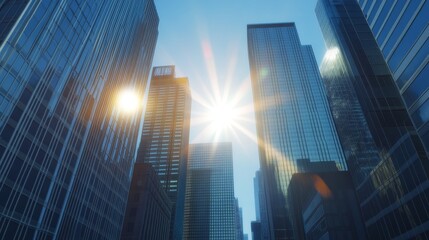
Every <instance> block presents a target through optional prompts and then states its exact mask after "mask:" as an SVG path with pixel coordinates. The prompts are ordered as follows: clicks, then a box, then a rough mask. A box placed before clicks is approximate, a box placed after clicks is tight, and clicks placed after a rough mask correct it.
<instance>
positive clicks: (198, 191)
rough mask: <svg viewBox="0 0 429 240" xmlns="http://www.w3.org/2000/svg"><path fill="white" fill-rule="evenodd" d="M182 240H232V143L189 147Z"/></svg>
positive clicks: (234, 214)
mask: <svg viewBox="0 0 429 240" xmlns="http://www.w3.org/2000/svg"><path fill="white" fill-rule="evenodd" d="M188 161H189V162H188V164H189V166H188V176H187V187H186V204H185V224H184V231H183V233H184V234H183V237H184V239H189V240H192V239H195V240H197V239H198V240H199V239H225V240H235V239H236V234H237V228H236V214H239V213H237V212H236V206H235V198H234V175H233V162H232V143H228V142H227V143H198V144H190V145H189V160H188Z"/></svg>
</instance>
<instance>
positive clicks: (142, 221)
mask: <svg viewBox="0 0 429 240" xmlns="http://www.w3.org/2000/svg"><path fill="white" fill-rule="evenodd" d="M171 205H172V204H171V201H170V198H169V197H168V196H167V193H166V192H165V191H164V188H163V187H162V186H161V184H160V182H159V179H158V174H157V173H156V172H155V170H154V169H153V167H152V165H151V164H150V163H141V162H136V163H135V165H134V170H133V177H132V180H131V186H130V192H129V194H128V203H127V210H126V211H125V218H124V224H123V225H122V233H121V240H141V239H156V240H168V239H169V234H170V221H171ZM153 223H156V224H153Z"/></svg>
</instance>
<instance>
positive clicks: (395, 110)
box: [316, 0, 429, 239]
mask: <svg viewBox="0 0 429 240" xmlns="http://www.w3.org/2000/svg"><path fill="white" fill-rule="evenodd" d="M316 12H317V15H318V19H319V22H320V26H321V28H322V32H323V34H324V37H325V42H326V45H327V47H328V48H329V49H335V48H336V49H338V54H337V56H336V57H335V58H334V59H331V60H328V59H326V62H324V64H323V66H322V69H321V70H322V75H323V77H324V81H325V84H326V85H328V87H327V88H328V89H329V90H330V91H329V93H330V96H329V98H330V103H331V106H332V109H333V110H334V113H335V112H337V113H338V114H337V117H335V122H336V124H337V125H343V124H344V123H345V122H349V121H353V120H352V119H351V118H356V121H360V120H359V118H360V116H361V114H355V115H346V112H347V111H345V110H344V109H341V106H340V104H338V102H339V101H342V99H343V101H344V102H343V103H344V104H346V103H348V102H349V101H353V102H355V101H358V102H359V105H360V109H359V108H357V109H356V111H362V114H363V116H364V119H363V120H364V121H365V122H366V123H365V124H364V125H367V130H366V131H369V132H370V134H371V136H372V141H367V144H368V147H366V148H365V149H360V150H359V148H355V146H357V145H356V144H361V142H355V141H361V140H359V139H352V138H350V137H349V135H350V132H346V131H339V134H340V139H341V140H342V144H343V147H344V150H345V152H349V153H350V152H352V151H353V150H358V151H354V154H353V155H354V156H353V155H350V158H349V159H347V160H348V164H349V166H351V167H350V168H349V170H350V172H351V175H352V176H353V180H354V185H355V187H356V192H357V196H358V198H359V200H360V205H361V210H362V215H363V219H364V221H365V225H366V227H367V231H368V235H369V238H370V239H427V238H429V235H428V233H427V226H428V224H429V207H428V206H427V204H425V203H426V202H427V201H428V200H429V181H428V177H427V172H428V170H429V166H428V164H427V162H428V159H427V156H426V154H425V151H424V148H423V145H422V142H421V141H420V139H419V138H418V136H417V135H416V133H415V130H414V127H413V125H412V123H411V120H410V117H409V115H408V114H407V111H406V106H405V104H404V103H403V102H402V100H401V96H400V93H399V91H398V89H397V88H396V86H395V82H394V79H393V77H392V76H391V75H390V72H389V70H388V66H387V64H386V62H384V61H381V62H379V61H378V60H376V59H380V58H382V53H381V52H380V49H379V48H378V46H377V44H376V40H375V39H374V37H373V36H372V34H371V29H370V28H369V26H368V24H367V22H366V19H365V17H364V15H363V14H362V11H361V9H360V7H359V5H358V4H357V3H356V2H355V1H354V0H342V1H333V0H321V1H319V4H318V7H317V10H316ZM374 60H375V61H374ZM346 88H349V89H348V90H347V89H346ZM339 93H341V94H339ZM335 101H336V102H337V103H335ZM345 106H347V107H348V105H347V104H346V105H345ZM364 125H362V126H363V127H365V126H364ZM346 127H352V126H347V125H345V126H339V127H338V128H340V129H341V128H346ZM352 131H353V130H352ZM343 140H345V141H343ZM371 142H373V143H371ZM371 144H373V146H372V147H371V146H370V145H371ZM368 149H375V150H376V151H377V155H378V156H377V157H378V160H377V159H376V158H373V157H372V158H371V159H374V160H377V161H370V162H365V161H361V159H362V158H365V157H366V155H367V154H368V152H367V151H366V150H368ZM357 161H359V162H357ZM362 163H363V165H362ZM358 165H362V166H365V167H366V168H367V169H366V168H364V169H359V168H358V167H356V166H358ZM367 170H369V171H367Z"/></svg>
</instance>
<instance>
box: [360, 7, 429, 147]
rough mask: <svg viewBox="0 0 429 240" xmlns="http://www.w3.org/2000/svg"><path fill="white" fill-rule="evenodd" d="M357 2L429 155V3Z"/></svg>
mask: <svg viewBox="0 0 429 240" xmlns="http://www.w3.org/2000/svg"><path fill="white" fill-rule="evenodd" d="M356 1H358V2H359V5H360V7H361V9H362V11H363V12H364V15H365V17H366V19H367V22H368V24H369V26H370V28H371V30H372V33H373V35H374V36H375V38H376V40H377V43H378V45H379V47H380V49H381V52H382V53H383V56H384V58H385V60H386V62H387V64H388V66H389V68H390V71H391V73H392V75H393V79H394V80H395V82H396V85H397V86H398V88H399V89H400V93H401V95H402V97H403V99H404V101H405V104H406V107H407V109H408V111H409V113H410V115H411V120H412V121H413V122H414V125H415V127H416V129H417V132H418V134H419V136H420V137H421V139H422V141H423V144H424V146H425V148H426V152H429V81H428V76H429V57H428V56H429V29H428V27H427V24H428V22H429V1H427V0H412V1H390V0H356Z"/></svg>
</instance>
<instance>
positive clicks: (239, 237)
mask: <svg viewBox="0 0 429 240" xmlns="http://www.w3.org/2000/svg"><path fill="white" fill-rule="evenodd" d="M235 228H236V238H235V239H236V240H243V209H241V207H240V205H238V199H237V198H236V199H235Z"/></svg>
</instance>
